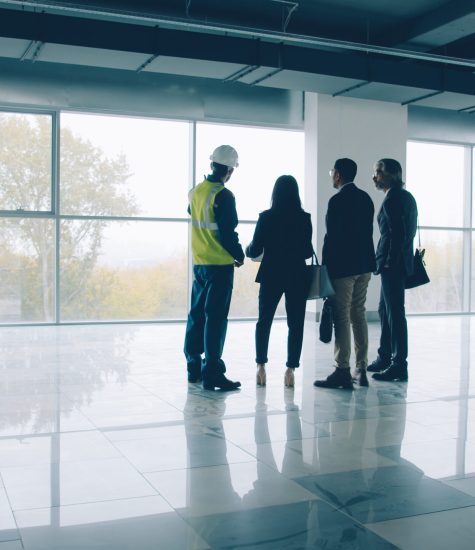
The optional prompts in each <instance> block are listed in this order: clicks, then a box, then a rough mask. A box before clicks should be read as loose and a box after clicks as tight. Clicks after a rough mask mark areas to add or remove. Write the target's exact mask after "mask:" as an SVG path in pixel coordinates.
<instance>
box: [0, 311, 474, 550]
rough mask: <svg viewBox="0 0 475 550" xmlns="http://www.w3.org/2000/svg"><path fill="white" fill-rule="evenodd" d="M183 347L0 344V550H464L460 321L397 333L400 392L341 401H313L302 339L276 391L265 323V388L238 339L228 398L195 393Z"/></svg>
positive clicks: (363, 393) (308, 348) (317, 347)
mask: <svg viewBox="0 0 475 550" xmlns="http://www.w3.org/2000/svg"><path fill="white" fill-rule="evenodd" d="M317 328H318V327H317ZM183 330H184V327H183V326H182V325H179V324H174V325H115V326H106V325H104V326H70V327H66V326H65V327H38V328H5V329H2V330H1V331H0V350H1V358H0V550H4V547H5V550H9V548H10V547H13V548H15V546H16V547H19V548H23V549H24V550H39V549H42V550H43V549H44V550H46V549H47V550H53V549H58V550H72V549H75V550H78V549H80V550H83V549H84V548H88V549H89V548H92V549H95V548H101V549H102V550H104V549H106V550H108V549H111V550H112V549H113V550H122V549H130V548H140V550H148V549H149V548H150V549H152V548H153V549H156V548H166V549H167V550H168V549H174V548H176V549H177V550H182V549H186V550H187V549H190V550H191V549H195V550H197V549H202V548H203V549H204V548H213V549H214V548H235V549H238V548H259V549H262V548H265V549H272V550H275V549H280V548H312V549H313V548H317V549H325V550H328V549H329V548H331V549H345V550H346V549H348V550H359V549H365V550H368V549H369V550H372V549H383V550H386V549H392V548H400V549H402V550H419V549H420V548H431V550H438V549H439V548H440V549H442V548H443V549H444V550H445V549H446V547H447V546H452V547H454V548H457V550H459V549H465V548H467V549H468V548H470V550H471V549H472V548H473V540H474V539H475V528H474V525H475V386H474V377H473V376H470V375H471V364H472V355H473V352H474V350H475V344H472V343H471V342H472V341H473V342H475V338H472V336H475V335H473V331H474V330H475V324H474V323H473V322H472V320H471V318H470V317H468V316H464V317H456V316H453V317H446V318H443V317H437V318H436V317H427V318H423V317H417V318H410V319H409V334H410V339H411V341H410V380H409V383H408V384H403V383H395V384H388V383H376V382H372V381H370V387H369V388H356V389H355V391H354V392H345V391H336V390H325V389H316V388H314V387H313V385H312V382H313V380H314V379H315V378H318V377H321V376H324V375H325V374H326V373H327V372H328V368H329V365H331V363H332V350H331V346H324V345H322V344H321V343H319V342H318V341H317V330H316V327H315V326H314V325H308V326H307V327H306V335H305V341H304V349H303V364H302V368H301V369H299V372H298V373H297V385H296V388H295V389H294V390H291V389H288V388H284V386H283V381H282V376H281V372H280V371H279V370H278V369H279V365H280V366H282V365H283V364H284V361H285V355H286V349H285V348H286V331H287V327H286V325H285V323H280V322H277V323H276V324H275V326H274V327H273V335H272V341H271V348H270V357H269V369H268V370H269V374H268V385H267V386H266V387H263V388H256V386H255V380H254V364H253V362H252V349H250V348H252V342H253V331H254V324H253V323H244V322H243V323H231V324H230V326H229V337H228V341H227V347H226V355H227V356H226V357H225V359H226V363H227V365H228V366H229V375H230V377H231V378H236V379H240V380H241V382H242V384H243V385H242V389H241V391H239V392H231V393H228V394H226V393H220V392H214V393H212V392H205V391H203V390H202V389H201V387H200V386H199V385H189V384H187V383H186V376H185V374H186V373H185V366H184V364H183V358H182V352H181V348H182V341H183ZM246 343H249V345H247V344H246ZM377 343H378V327H377V325H370V350H371V352H373V353H374V352H375V350H376V348H377ZM276 371H277V372H276ZM427 541H430V543H428V542H427ZM12 545H13V546H12Z"/></svg>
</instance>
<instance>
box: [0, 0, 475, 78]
mask: <svg viewBox="0 0 475 550" xmlns="http://www.w3.org/2000/svg"><path fill="white" fill-rule="evenodd" d="M1 4H7V5H15V6H21V7H22V8H25V7H30V8H35V9H38V8H40V9H44V10H47V9H49V10H58V11H63V12H65V13H68V14H71V15H82V16H87V15H89V16H96V17H97V16H101V17H107V18H116V19H119V20H122V21H123V20H126V21H129V22H130V21H134V22H136V23H148V24H151V25H167V26H169V27H171V28H178V29H185V30H189V31H191V30H196V31H201V32H203V31H213V32H222V33H225V34H226V35H228V36H229V35H236V36H245V37H252V38H262V39H267V40H270V41H274V40H278V41H279V42H284V43H289V44H300V45H306V46H310V47H315V48H318V47H322V46H323V47H327V48H335V49H340V50H346V51H357V52H365V53H372V54H380V55H389V56H392V57H399V58H402V59H415V60H418V61H426V62H432V63H439V64H440V63H443V64H445V65H456V66H461V67H471V68H475V59H464V58H459V57H449V56H444V55H436V54H430V53H425V52H416V51H411V50H402V49H397V48H388V47H385V46H375V45H369V44H361V43H358V42H346V41H342V40H332V39H330V38H319V37H313V36H307V35H300V34H289V33H282V32H277V31H264V30H262V29H255V28H252V27H237V26H233V25H227V26H224V25H218V24H215V23H208V22H205V23H202V22H199V21H197V20H195V21H192V20H190V19H178V18H167V17H163V16H161V17H157V16H154V15H150V14H146V15H145V14H141V15H137V13H134V12H130V11H126V10H112V9H107V8H103V7H100V8H86V7H84V6H81V5H80V4H74V5H69V6H65V5H64V4H62V3H61V2H53V1H50V2H41V1H38V2H36V1H32V0H30V1H28V0H2V1H1Z"/></svg>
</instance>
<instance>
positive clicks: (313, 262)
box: [311, 246, 320, 265]
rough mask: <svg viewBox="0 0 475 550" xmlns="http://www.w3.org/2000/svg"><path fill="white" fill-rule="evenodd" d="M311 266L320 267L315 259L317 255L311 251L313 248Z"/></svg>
mask: <svg viewBox="0 0 475 550" xmlns="http://www.w3.org/2000/svg"><path fill="white" fill-rule="evenodd" d="M314 260H315V261H314ZM311 265H320V264H319V263H318V258H317V255H316V254H315V250H314V249H313V246H312V264H311Z"/></svg>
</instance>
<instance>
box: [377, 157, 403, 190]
mask: <svg viewBox="0 0 475 550" xmlns="http://www.w3.org/2000/svg"><path fill="white" fill-rule="evenodd" d="M377 164H380V165H381V166H382V168H383V170H384V171H385V172H386V173H387V174H389V175H390V176H392V180H393V181H392V187H402V186H403V185H404V182H403V181H402V167H401V164H400V163H399V162H398V161H397V160H395V159H380V160H378V162H377Z"/></svg>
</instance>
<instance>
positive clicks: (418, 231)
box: [417, 216, 421, 248]
mask: <svg viewBox="0 0 475 550" xmlns="http://www.w3.org/2000/svg"><path fill="white" fill-rule="evenodd" d="M417 238H418V241H419V248H421V228H420V227H419V216H417Z"/></svg>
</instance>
